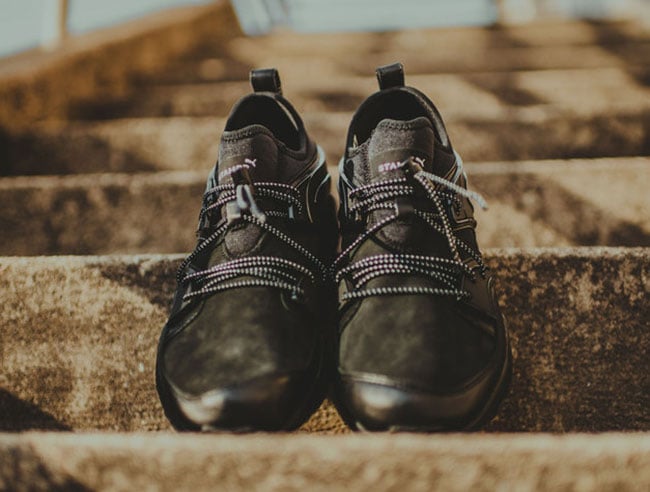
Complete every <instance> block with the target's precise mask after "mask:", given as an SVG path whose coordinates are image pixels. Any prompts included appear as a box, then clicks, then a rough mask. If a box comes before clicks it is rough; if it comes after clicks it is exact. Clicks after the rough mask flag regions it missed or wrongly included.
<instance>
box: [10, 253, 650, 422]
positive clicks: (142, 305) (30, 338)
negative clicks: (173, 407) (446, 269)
mask: <svg viewBox="0 0 650 492" xmlns="http://www.w3.org/2000/svg"><path fill="white" fill-rule="evenodd" d="M487 257H488V263H489V264H490V266H491V267H492V268H493V269H494V270H495V272H496V275H497V278H498V286H499V290H500V292H501V297H500V302H501V304H502V306H503V308H504V312H505V314H506V316H507V318H508V321H509V325H510V327H511V334H512V341H513V350H514V354H515V364H514V381H513V385H512V389H511V393H510V396H509V397H508V398H507V399H506V400H505V401H504V403H503V405H502V407H501V411H500V413H499V415H498V416H497V418H496V419H495V420H494V421H493V422H492V423H491V424H490V425H489V426H488V429H489V430H497V431H522V430H525V431H576V430H585V431H603V430H650V414H649V413H648V408H650V373H649V372H648V371H647V361H648V352H649V349H650V337H648V323H649V320H648V312H650V296H649V294H650V250H648V249H641V248H637V249H625V248H622V249H608V248H583V249H564V250H563V249H557V250H554V249H549V250H529V251H525V252H524V251H519V250H503V251H492V252H490V253H489V254H488V255H487ZM178 261H179V259H178V257H164V256H145V257H103V258H102V257H86V258H83V257H58V258H14V259H11V258H3V259H1V260H0V327H1V330H2V331H1V334H2V335H1V339H0V340H1V342H2V345H0V361H1V363H2V366H1V368H0V428H1V429H5V430H21V429H39V428H44V429H57V428H58V429H61V428H64V429H65V428H72V429H78V430H88V429H111V430H125V431H132V430H151V429H165V428H168V424H167V423H166V421H165V420H164V417H163V415H162V411H161V409H160V406H159V403H158V399H157V396H156V394H155V390H154V384H153V366H154V353H155V345H156V340H157V337H158V334H159V331H160V329H161V327H162V325H163V323H164V322H165V319H166V315H167V306H168V303H169V301H170V299H171V294H172V291H173V288H174V282H173V274H174V270H175V268H176V266H177V264H178ZM305 430H309V431H328V432H340V431H342V430H344V426H343V424H342V423H341V421H340V420H339V419H338V417H337V416H336V413H335V412H334V411H333V409H332V408H331V407H325V408H324V409H321V410H320V411H319V413H317V415H315V416H314V418H313V419H312V420H311V421H310V422H308V423H307V424H306V426H305Z"/></svg>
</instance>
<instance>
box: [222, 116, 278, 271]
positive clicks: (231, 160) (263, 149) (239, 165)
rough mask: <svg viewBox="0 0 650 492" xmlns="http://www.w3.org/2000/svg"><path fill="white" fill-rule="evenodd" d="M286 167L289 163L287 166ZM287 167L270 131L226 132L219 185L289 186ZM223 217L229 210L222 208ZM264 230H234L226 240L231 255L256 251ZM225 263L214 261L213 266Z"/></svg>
mask: <svg viewBox="0 0 650 492" xmlns="http://www.w3.org/2000/svg"><path fill="white" fill-rule="evenodd" d="M284 164H286V163H284ZM286 167H289V166H286V165H285V166H282V165H281V163H280V159H279V148H278V143H277V141H276V139H275V137H274V136H273V134H272V133H271V131H269V130H268V129H267V128H266V127H264V126H262V125H251V126H247V127H245V128H242V129H240V130H236V131H229V132H224V133H223V136H222V138H221V143H220V145H219V161H218V168H217V171H218V174H217V181H218V183H219V184H224V183H231V182H235V184H236V185H238V184H247V183H248V181H249V180H250V182H252V183H255V182H263V181H266V182H268V181H273V182H286V180H287V177H286V176H284V175H283V174H286V173H287V171H288V170H287V169H285V168H286ZM222 215H223V217H225V216H226V207H223V208H222ZM262 233H263V231H262V229H260V228H259V227H258V226H256V225H255V224H248V223H241V224H239V225H237V226H236V227H234V228H232V229H231V230H230V231H228V233H227V234H226V236H225V238H224V245H225V248H226V250H227V252H228V255H230V256H232V257H238V256H242V255H246V254H248V253H249V252H250V250H251V249H252V248H254V247H256V246H257V245H258V243H259V241H260V239H261V236H262ZM219 261H221V260H220V259H219V258H218V257H215V258H212V260H211V262H210V263H211V264H212V263H218V262H219Z"/></svg>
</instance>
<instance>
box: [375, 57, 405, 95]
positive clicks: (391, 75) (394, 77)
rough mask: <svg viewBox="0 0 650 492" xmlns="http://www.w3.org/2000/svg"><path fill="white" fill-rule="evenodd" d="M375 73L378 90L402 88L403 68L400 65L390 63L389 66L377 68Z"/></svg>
mask: <svg viewBox="0 0 650 492" xmlns="http://www.w3.org/2000/svg"><path fill="white" fill-rule="evenodd" d="M375 72H376V73H377V81H379V88H380V89H382V90H384V89H388V88H390V87H404V66H403V65H402V64H401V63H399V62H397V63H391V64H390V65H384V66H382V67H377V70H375Z"/></svg>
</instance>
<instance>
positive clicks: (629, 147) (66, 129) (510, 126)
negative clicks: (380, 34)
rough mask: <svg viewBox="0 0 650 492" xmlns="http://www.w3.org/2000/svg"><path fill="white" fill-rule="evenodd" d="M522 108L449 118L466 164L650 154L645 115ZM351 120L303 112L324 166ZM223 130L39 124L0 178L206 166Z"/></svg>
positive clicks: (156, 122)
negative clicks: (503, 113) (560, 112)
mask: <svg viewBox="0 0 650 492" xmlns="http://www.w3.org/2000/svg"><path fill="white" fill-rule="evenodd" d="M528 109H529V108H520V110H517V111H514V112H513V113H511V114H510V115H509V116H508V117H507V118H504V117H497V118H490V117H483V118H482V117H481V116H480V114H479V115H478V116H477V117H472V118H461V119H455V118H448V119H447V127H448V129H449V134H450V136H451V138H452V140H453V141H454V142H455V147H456V149H457V150H458V151H459V152H460V153H461V155H462V156H463V158H464V159H465V160H466V161H468V162H469V161H486V160H491V161H500V160H527V159H571V158H580V157H605V156H607V157H612V156H639V155H650V112H649V111H647V110H644V109H634V110H630V111H629V112H624V113H613V114H612V113H608V112H606V113H602V114H597V115H592V116H586V117H583V116H579V115H550V114H546V113H544V112H541V113H540V112H536V111H532V112H531V111H527V110H528ZM350 119H351V113H349V112H325V113H320V112H318V113H304V120H305V124H306V126H307V129H308V131H309V132H310V134H311V135H312V136H313V137H314V138H315V139H316V141H317V142H318V143H319V144H320V145H321V146H322V147H323V148H324V149H325V151H326V153H327V154H328V160H329V162H330V163H336V162H338V159H339V158H340V156H341V155H342V153H343V146H344V140H345V135H346V134H347V129H348V125H349V123H350ZM223 127H224V120H223V119H217V118H208V117H173V118H146V119H145V118H135V119H121V120H112V121H107V122H95V123H88V122H78V123H64V122H61V123H52V124H43V125H40V126H34V127H33V129H32V130H31V131H29V132H27V133H22V134H19V135H13V136H8V135H6V136H5V139H4V141H0V149H3V150H2V152H3V155H2V156H0V157H1V158H0V175H5V176H7V175H10V176H11V175H21V174H27V175H34V174H68V173H96V172H141V171H154V170H164V169H175V170H188V169H206V166H209V165H210V163H213V162H214V161H215V159H216V155H217V147H218V140H219V135H220V132H221V131H222V129H223ZM0 137H1V136H0ZM0 140H1V138H0Z"/></svg>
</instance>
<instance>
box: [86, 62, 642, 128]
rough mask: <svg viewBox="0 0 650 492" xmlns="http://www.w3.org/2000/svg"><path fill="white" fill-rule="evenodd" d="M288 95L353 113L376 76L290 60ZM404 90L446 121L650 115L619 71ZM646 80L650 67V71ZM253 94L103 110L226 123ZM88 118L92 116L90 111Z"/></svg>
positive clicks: (231, 87) (232, 91) (427, 78)
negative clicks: (424, 98) (429, 103)
mask: <svg viewBox="0 0 650 492" xmlns="http://www.w3.org/2000/svg"><path fill="white" fill-rule="evenodd" d="M278 68H279V69H280V73H281V76H282V79H283V87H284V89H285V93H286V94H287V96H288V97H289V98H290V99H291V101H292V102H293V103H294V104H295V105H296V107H297V108H299V109H300V110H301V111H305V112H324V111H354V110H356V108H357V107H358V105H359V104H360V103H361V102H362V101H363V100H364V99H365V98H366V97H367V96H368V95H370V94H371V93H372V92H374V91H376V90H377V83H376V80H375V77H374V69H371V70H369V71H368V72H366V73H364V74H362V76H356V75H353V76H350V75H347V74H345V73H331V74H328V75H327V76H324V77H320V76H317V75H314V74H318V73H320V72H323V71H327V69H328V62H327V60H322V59H316V60H314V61H312V62H311V63H310V64H309V76H305V73H304V71H305V67H303V66H301V65H300V64H296V63H295V61H293V59H288V60H287V61H286V63H285V64H283V65H279V66H278ZM406 70H407V79H406V82H407V84H408V85H412V86H413V87H417V88H418V89H420V90H422V91H423V92H424V93H426V94H428V95H430V96H431V97H432V98H433V100H434V102H435V103H436V105H437V106H438V108H439V109H440V110H441V111H442V113H443V114H444V115H445V118H447V119H452V120H453V119H491V120H497V119H506V120H507V119H509V118H510V117H512V114H513V113H517V112H519V113H528V114H531V115H532V114H534V115H538V116H537V117H541V116H543V115H545V116H547V117H552V116H560V115H567V116H569V115H571V116H582V117H590V116H594V115H598V114H603V113H606V112H608V113H610V114H615V113H625V112H628V111H631V110H634V109H637V110H640V109H649V108H650V88H649V87H648V86H647V85H643V84H640V83H639V82H638V80H637V79H636V78H635V77H634V76H633V75H631V74H630V73H629V71H628V70H626V69H625V68H624V67H610V68H595V69H574V68H571V69H563V70H535V71H519V72H487V73H471V74H440V73H437V72H436V71H433V72H432V73H427V74H426V75H413V74H411V71H410V67H409V66H408V65H407V66H406ZM648 74H650V68H649V69H648ZM249 91H250V85H249V83H248V81H247V76H242V77H241V78H240V79H239V80H238V81H233V82H214V83H200V84H179V85H162V86H153V87H151V88H150V89H149V90H147V91H146V93H145V92H143V93H138V94H135V95H134V97H133V98H132V99H131V100H129V101H128V102H124V103H123V104H121V105H118V106H115V107H113V108H109V107H104V108H103V109H102V111H103V113H102V116H104V117H109V116H110V117H130V118H133V117H163V116H227V115H228V113H229V112H230V109H231V107H232V105H233V103H234V102H235V101H236V100H237V99H238V98H239V97H241V96H242V95H244V94H246V93H248V92H249ZM523 108H525V111H524V110H523ZM87 112H88V114H87V115H84V114H83V113H82V114H79V115H78V116H79V117H80V118H83V117H84V116H90V117H91V118H94V117H96V116H97V113H98V110H97V108H93V107H92V106H89V107H88V109H87Z"/></svg>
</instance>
